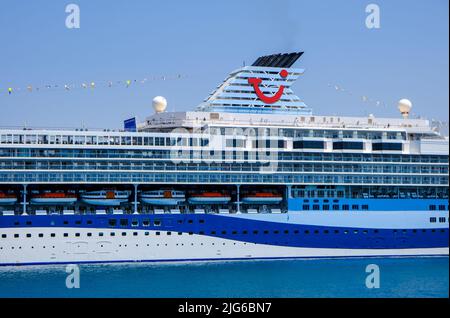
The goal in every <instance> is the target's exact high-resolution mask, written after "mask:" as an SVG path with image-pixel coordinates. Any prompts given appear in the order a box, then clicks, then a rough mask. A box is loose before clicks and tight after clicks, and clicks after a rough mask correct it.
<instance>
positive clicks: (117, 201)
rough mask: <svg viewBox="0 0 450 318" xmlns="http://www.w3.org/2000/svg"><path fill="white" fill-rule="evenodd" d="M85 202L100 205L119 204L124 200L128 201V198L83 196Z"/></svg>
mask: <svg viewBox="0 0 450 318" xmlns="http://www.w3.org/2000/svg"><path fill="white" fill-rule="evenodd" d="M82 201H83V202H84V203H87V204H90V205H98V206H119V205H121V204H122V203H124V202H128V199H90V198H83V199H82Z"/></svg>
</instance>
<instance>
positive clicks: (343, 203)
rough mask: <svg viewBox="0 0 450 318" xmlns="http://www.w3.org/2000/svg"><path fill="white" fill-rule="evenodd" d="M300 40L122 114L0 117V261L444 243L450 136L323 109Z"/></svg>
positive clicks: (350, 252) (399, 248)
mask: <svg viewBox="0 0 450 318" xmlns="http://www.w3.org/2000/svg"><path fill="white" fill-rule="evenodd" d="M301 55H302V52H294V53H284V54H281V53H280V54H272V55H267V56H261V57H259V58H257V59H256V61H255V62H254V63H253V64H252V65H249V66H243V67H241V68H238V69H236V70H235V71H233V72H231V73H230V74H229V75H228V76H227V77H226V78H225V80H224V81H223V82H222V83H221V84H220V85H219V86H217V88H216V89H215V90H213V91H212V93H211V94H210V95H209V96H208V97H207V98H206V99H205V100H204V101H203V102H202V103H201V104H200V105H198V106H197V107H196V108H195V109H193V110H192V111H186V112H170V111H168V110H167V102H166V100H165V99H164V98H163V97H156V98H155V99H154V101H153V106H154V110H153V114H152V115H150V116H149V117H147V118H145V120H144V121H141V122H139V121H136V119H133V118H132V119H130V120H126V121H125V122H124V126H123V127H121V128H120V129H117V130H111V129H104V130H90V129H72V130H70V129H67V130H59V129H58V130H57V129H30V128H22V129H1V128H0V265H31V264H36V265H38V264H40V265H43V264H63V263H66V264H68V263H70V264H74V263H102V262H169V261H184V262H185V261H216V260H249V259H250V260H251V259H281V258H320V257H326V258H337V257H345V258H347V257H389V256H395V257H398V256H448V254H449V215H448V159H449V139H448V137H445V136H442V135H441V134H440V133H439V131H437V130H436V129H434V128H433V127H432V124H431V122H430V121H428V120H424V119H412V118H410V117H409V113H410V109H411V104H410V103H409V102H408V101H407V100H402V101H401V102H400V103H399V110H400V113H399V116H398V118H378V117H376V116H374V115H369V116H366V117H346V116H326V115H316V114H314V113H313V111H312V109H311V108H310V107H308V106H307V105H306V104H305V103H304V101H303V100H302V99H301V98H299V97H298V96H297V95H295V93H294V92H293V90H292V88H291V87H292V84H293V83H294V82H295V81H296V80H297V79H298V78H299V77H300V76H302V74H303V73H304V71H303V69H301V68H296V67H294V64H295V63H299V61H298V59H299V58H300V57H301Z"/></svg>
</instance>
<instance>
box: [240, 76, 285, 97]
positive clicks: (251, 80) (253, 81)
mask: <svg viewBox="0 0 450 318" xmlns="http://www.w3.org/2000/svg"><path fill="white" fill-rule="evenodd" d="M280 76H281V77H282V78H286V77H287V76H288V72H287V71H286V70H281V72H280ZM261 82H262V79H260V78H256V77H252V78H249V79H248V83H249V84H251V85H253V89H254V90H255V93H256V95H257V96H258V98H259V99H260V100H262V101H263V102H264V103H266V104H273V103H276V102H278V101H279V100H280V98H281V96H282V95H283V91H284V85H280V88H279V89H278V91H277V92H276V93H275V94H274V95H272V96H266V95H264V93H263V92H262V91H261V89H260V88H259V84H261Z"/></svg>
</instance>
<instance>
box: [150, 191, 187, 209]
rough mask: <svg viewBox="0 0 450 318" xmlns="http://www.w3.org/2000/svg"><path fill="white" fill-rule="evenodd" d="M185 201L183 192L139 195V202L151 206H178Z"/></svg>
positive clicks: (158, 192) (154, 192)
mask: <svg viewBox="0 0 450 318" xmlns="http://www.w3.org/2000/svg"><path fill="white" fill-rule="evenodd" d="M185 200H186V197H185V195H184V192H183V191H175V190H155V191H145V192H142V193H141V201H142V202H143V203H146V204H151V205H171V206H175V205H178V204H180V203H182V202H184V201H185Z"/></svg>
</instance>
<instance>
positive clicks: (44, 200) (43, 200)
mask: <svg viewBox="0 0 450 318" xmlns="http://www.w3.org/2000/svg"><path fill="white" fill-rule="evenodd" d="M30 202H31V204H35V205H46V204H50V205H56V204H60V205H66V204H69V205H72V204H75V203H76V202H77V198H32V199H31V200H30Z"/></svg>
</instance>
